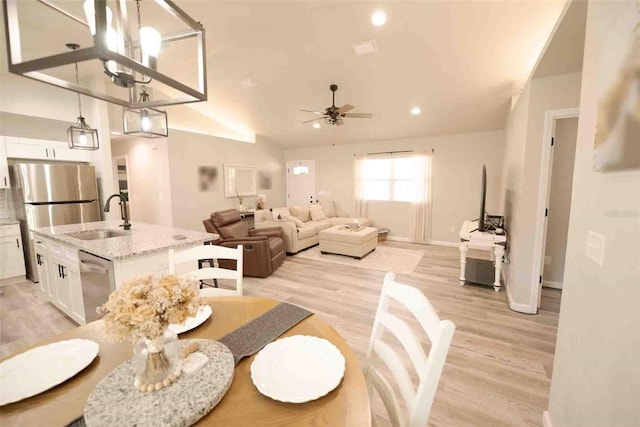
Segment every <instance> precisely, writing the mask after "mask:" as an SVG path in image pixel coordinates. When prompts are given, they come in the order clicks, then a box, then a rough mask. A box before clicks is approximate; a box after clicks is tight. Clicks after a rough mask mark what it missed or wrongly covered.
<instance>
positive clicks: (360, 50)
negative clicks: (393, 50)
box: [351, 40, 378, 56]
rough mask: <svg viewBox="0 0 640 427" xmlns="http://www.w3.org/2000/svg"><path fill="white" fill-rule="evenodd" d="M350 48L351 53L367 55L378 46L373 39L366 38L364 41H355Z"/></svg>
mask: <svg viewBox="0 0 640 427" xmlns="http://www.w3.org/2000/svg"><path fill="white" fill-rule="evenodd" d="M351 48H352V49H353V53H355V54H356V56H360V55H368V54H370V53H374V52H375V51H377V50H378V46H377V45H376V42H375V40H368V41H366V42H362V43H356V44H354V45H351Z"/></svg>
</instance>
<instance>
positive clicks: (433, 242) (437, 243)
mask: <svg viewBox="0 0 640 427" xmlns="http://www.w3.org/2000/svg"><path fill="white" fill-rule="evenodd" d="M429 244H430V245H435V246H450V247H452V248H459V247H460V243H456V242H446V241H444V240H429Z"/></svg>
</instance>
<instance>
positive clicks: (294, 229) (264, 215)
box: [254, 205, 373, 254]
mask: <svg viewBox="0 0 640 427" xmlns="http://www.w3.org/2000/svg"><path fill="white" fill-rule="evenodd" d="M310 206H319V205H310ZM305 208H306V209H308V208H309V206H292V207H289V208H274V209H270V210H257V211H256V212H255V216H254V219H255V227H256V228H267V227H281V228H282V237H283V239H284V245H285V250H286V251H287V253H288V254H294V253H296V252H299V251H301V250H303V249H306V248H308V247H310V246H314V245H317V244H318V243H319V241H320V238H319V233H320V231H322V230H324V229H326V228H329V227H332V226H334V225H339V224H347V223H353V222H356V221H357V222H358V223H360V224H362V225H364V226H369V227H370V226H372V225H373V222H372V221H371V220H370V219H369V218H355V217H352V216H347V215H346V214H345V213H344V212H340V211H336V210H335V208H334V209H325V211H326V214H325V215H326V218H325V219H321V220H316V221H313V220H312V219H311V216H310V215H309V216H308V217H307V218H305V217H304V210H305ZM314 209H317V208H314ZM292 211H293V214H292V213H291V212H292ZM301 211H302V213H301ZM287 213H288V214H289V215H291V216H292V217H295V216H294V214H295V215H297V217H298V219H299V221H300V222H299V223H298V225H296V224H294V223H293V222H291V221H290V220H285V219H284V218H280V219H279V218H278V216H281V217H282V216H284V215H286V214H287ZM329 215H331V216H329ZM334 215H335V216H334ZM304 219H306V221H304Z"/></svg>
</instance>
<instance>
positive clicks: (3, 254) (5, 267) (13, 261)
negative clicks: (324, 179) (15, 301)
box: [0, 224, 25, 280]
mask: <svg viewBox="0 0 640 427" xmlns="http://www.w3.org/2000/svg"><path fill="white" fill-rule="evenodd" d="M24 274H25V266H24V254H23V252H22V237H21V235H20V226H19V225H18V224H11V225H3V226H0V279H16V278H17V279H18V280H20V279H22V280H24Z"/></svg>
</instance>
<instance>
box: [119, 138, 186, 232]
mask: <svg viewBox="0 0 640 427" xmlns="http://www.w3.org/2000/svg"><path fill="white" fill-rule="evenodd" d="M111 153H112V154H113V156H114V157H116V156H126V157H127V172H128V175H129V200H130V207H129V212H130V213H131V220H132V221H139V222H146V223H149V224H158V225H166V226H172V225H173V216H172V211H171V184H170V179H171V170H170V168H169V143H168V141H167V139H166V138H158V139H147V138H129V137H127V138H120V140H119V141H117V142H113V144H112V148H111ZM112 203H113V204H114V206H113V207H112V210H114V209H115V201H113V202H112ZM115 210H116V211H117V209H115Z"/></svg>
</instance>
